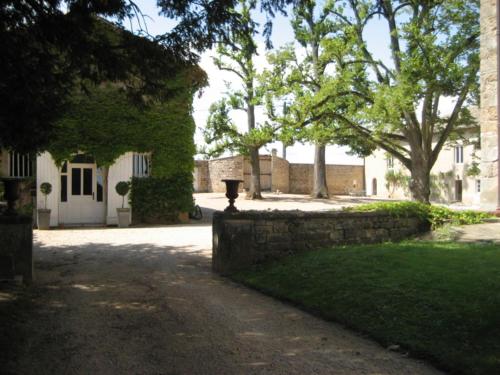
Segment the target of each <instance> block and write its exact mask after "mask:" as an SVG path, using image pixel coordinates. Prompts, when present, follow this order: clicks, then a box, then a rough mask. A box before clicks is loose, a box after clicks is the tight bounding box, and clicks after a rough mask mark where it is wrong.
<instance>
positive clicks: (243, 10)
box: [203, 0, 275, 157]
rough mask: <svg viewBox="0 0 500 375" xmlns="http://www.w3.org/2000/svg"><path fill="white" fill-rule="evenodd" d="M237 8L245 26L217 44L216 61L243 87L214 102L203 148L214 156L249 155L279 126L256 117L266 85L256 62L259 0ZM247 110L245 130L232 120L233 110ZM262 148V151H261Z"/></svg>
mask: <svg viewBox="0 0 500 375" xmlns="http://www.w3.org/2000/svg"><path fill="white" fill-rule="evenodd" d="M238 3H239V4H238V7H237V8H236V9H235V10H234V12H235V13H236V14H238V15H239V16H240V22H241V23H242V25H244V27H243V28H242V29H235V30H232V31H231V32H230V35H229V40H226V41H224V42H222V43H220V44H219V45H218V46H217V56H216V57H215V58H214V64H215V65H216V66H217V67H218V68H219V69H220V70H221V71H224V72H228V73H229V74H232V75H234V76H236V77H237V78H238V81H239V86H240V88H234V87H230V86H228V90H227V93H226V96H225V97H224V98H222V99H220V100H218V101H217V102H215V103H213V104H212V105H211V106H210V114H209V117H208V120H207V124H206V127H205V129H204V138H205V143H206V144H207V145H209V146H208V147H205V148H204V149H203V152H204V153H205V154H206V155H208V156H210V157H213V156H220V155H221V154H223V153H224V152H225V151H231V152H237V153H239V154H243V155H249V154H250V153H251V152H252V151H253V152H256V151H255V150H258V149H259V148H260V147H262V146H264V145H265V144H267V143H269V142H271V141H272V139H273V136H274V133H275V129H274V128H273V126H271V125H270V124H268V123H264V124H259V123H256V121H255V107H256V106H260V105H262V93H263V91H265V88H264V87H262V86H261V85H260V84H259V80H258V79H257V77H258V74H257V71H256V69H255V66H254V59H255V57H256V56H257V44H256V42H255V40H254V38H255V36H256V35H257V34H258V24H257V23H256V22H255V21H254V20H253V19H252V12H253V11H254V10H255V8H256V5H257V2H256V1H255V0H238ZM233 111H244V112H246V117H247V124H248V126H247V128H246V129H245V130H244V131H242V130H240V129H239V128H238V126H237V125H236V124H234V122H233V121H232V120H231V117H230V116H231V112H233ZM257 152H258V151H257Z"/></svg>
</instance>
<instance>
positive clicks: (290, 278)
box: [233, 241, 500, 374]
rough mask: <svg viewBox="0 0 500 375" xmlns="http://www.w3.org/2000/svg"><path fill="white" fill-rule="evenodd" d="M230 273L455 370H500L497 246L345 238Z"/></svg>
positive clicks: (499, 260) (499, 258)
mask: <svg viewBox="0 0 500 375" xmlns="http://www.w3.org/2000/svg"><path fill="white" fill-rule="evenodd" d="M233 277H234V279H236V280H237V281H240V282H243V283H245V284H247V285H250V286H252V287H255V288H257V289H259V290H262V291H264V292H266V293H268V294H271V295H273V296H276V297H278V298H281V299H284V300H287V301H291V302H293V303H295V304H298V305H299V306H302V307H303V308H305V309H307V310H309V311H312V312H315V313H317V314H319V315H321V316H323V317H325V318H327V319H331V320H334V321H337V322H340V323H343V324H345V325H346V326H349V327H351V328H353V329H354V330H356V331H359V332H363V333H366V334H368V335H369V336H371V337H372V338H374V339H376V340H377V341H379V342H380V343H381V344H382V345H384V346H388V345H392V344H398V345H400V346H401V348H402V350H404V351H409V352H410V355H412V356H415V357H420V358H426V359H428V360H430V361H431V362H432V363H434V364H436V365H437V366H438V367H441V368H443V369H445V370H449V371H451V372H453V373H464V374H500V246H497V245H481V244H474V245H471V244H459V243H431V242H416V241H409V242H404V243H399V244H379V245H366V246H347V247H341V248H334V249H325V250H318V251H314V252H308V253H303V254H299V255H296V256H291V257H289V258H286V259H283V260H281V261H279V262H276V263H273V264H267V265H264V266H261V267H258V268H256V269H253V270H249V271H246V272H242V273H238V274H236V275H234V276H233Z"/></svg>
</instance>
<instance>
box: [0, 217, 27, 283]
mask: <svg viewBox="0 0 500 375" xmlns="http://www.w3.org/2000/svg"><path fill="white" fill-rule="evenodd" d="M32 226H33V223H32V219H31V217H28V216H1V215H0V272H1V273H2V275H0V277H2V278H10V277H12V276H14V275H22V276H23V282H24V283H25V284H30V283H31V282H32V281H33V230H32Z"/></svg>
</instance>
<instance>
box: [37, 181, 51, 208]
mask: <svg viewBox="0 0 500 375" xmlns="http://www.w3.org/2000/svg"><path fill="white" fill-rule="evenodd" d="M40 192H41V193H42V194H43V196H44V197H45V209H47V195H49V194H50V193H52V185H51V184H50V183H48V182H42V183H41V184H40Z"/></svg>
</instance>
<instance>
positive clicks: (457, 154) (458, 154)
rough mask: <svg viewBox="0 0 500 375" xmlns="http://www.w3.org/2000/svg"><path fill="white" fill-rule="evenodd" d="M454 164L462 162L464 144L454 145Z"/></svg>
mask: <svg viewBox="0 0 500 375" xmlns="http://www.w3.org/2000/svg"><path fill="white" fill-rule="evenodd" d="M454 151H455V164H462V163H463V162H464V146H455V148H454Z"/></svg>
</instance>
